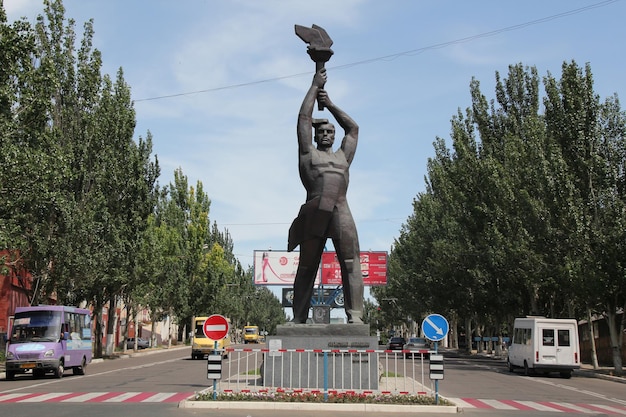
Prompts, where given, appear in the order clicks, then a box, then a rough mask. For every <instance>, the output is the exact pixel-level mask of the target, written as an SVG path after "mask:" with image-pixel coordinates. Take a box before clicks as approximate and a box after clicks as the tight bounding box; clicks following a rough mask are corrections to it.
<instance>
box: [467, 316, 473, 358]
mask: <svg viewBox="0 0 626 417" xmlns="http://www.w3.org/2000/svg"><path fill="white" fill-rule="evenodd" d="M465 349H466V351H467V353H472V319H471V318H470V317H469V316H467V317H465Z"/></svg>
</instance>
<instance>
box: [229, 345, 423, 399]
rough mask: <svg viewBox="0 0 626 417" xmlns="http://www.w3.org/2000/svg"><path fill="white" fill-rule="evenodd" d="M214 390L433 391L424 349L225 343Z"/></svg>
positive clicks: (417, 393) (419, 393)
mask: <svg viewBox="0 0 626 417" xmlns="http://www.w3.org/2000/svg"><path fill="white" fill-rule="evenodd" d="M226 353H227V354H228V360H227V361H224V363H223V365H224V371H223V372H222V378H221V380H219V381H218V385H217V391H218V392H224V393H247V392H303V391H307V392H308V391H310V392H315V393H318V392H319V393H324V394H327V393H331V394H332V393H339V392H354V393H382V394H411V395H432V393H433V392H434V390H433V386H432V383H431V381H430V379H426V380H425V378H428V362H426V360H427V359H428V356H429V354H430V352H429V351H428V350H421V351H406V350H403V351H399V350H393V351H392V350H371V349H277V350H270V349H267V348H262V347H256V348H227V349H226Z"/></svg>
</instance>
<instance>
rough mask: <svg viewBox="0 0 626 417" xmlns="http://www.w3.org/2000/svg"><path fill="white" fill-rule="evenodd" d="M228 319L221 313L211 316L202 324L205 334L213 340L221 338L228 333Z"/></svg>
mask: <svg viewBox="0 0 626 417" xmlns="http://www.w3.org/2000/svg"><path fill="white" fill-rule="evenodd" d="M228 326H229V324H228V320H227V319H226V317H224V316H222V315H220V314H213V315H212V316H209V317H208V318H207V319H206V320H205V321H204V325H203V326H202V331H203V332H204V335H205V336H206V337H208V338H209V339H211V340H220V339H223V338H225V337H226V335H227V334H228Z"/></svg>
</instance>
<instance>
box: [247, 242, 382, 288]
mask: <svg viewBox="0 0 626 417" xmlns="http://www.w3.org/2000/svg"><path fill="white" fill-rule="evenodd" d="M299 255H300V253H299V252H287V251H262V250H257V251H254V283H255V284H256V285H282V286H291V285H293V281H294V279H295V278H296V272H297V271H298V261H299ZM361 273H362V274H363V284H364V285H369V286H374V285H387V252H382V251H380V252H375V251H369V252H361ZM320 281H321V282H322V284H323V285H335V286H337V285H341V268H340V267H339V261H338V260H337V254H336V253H335V252H324V253H323V254H322V264H321V269H319V270H318V271H317V278H316V279H315V285H319V284H320Z"/></svg>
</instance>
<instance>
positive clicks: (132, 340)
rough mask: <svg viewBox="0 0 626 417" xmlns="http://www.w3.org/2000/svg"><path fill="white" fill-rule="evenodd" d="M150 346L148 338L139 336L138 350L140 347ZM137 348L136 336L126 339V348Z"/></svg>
mask: <svg viewBox="0 0 626 417" xmlns="http://www.w3.org/2000/svg"><path fill="white" fill-rule="evenodd" d="M149 347H150V342H149V341H147V340H146V339H142V338H141V337H138V338H137V350H139V349H148V348H149ZM134 348H135V338H134V337H129V338H128V339H126V349H134Z"/></svg>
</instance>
